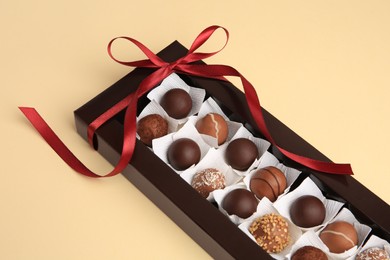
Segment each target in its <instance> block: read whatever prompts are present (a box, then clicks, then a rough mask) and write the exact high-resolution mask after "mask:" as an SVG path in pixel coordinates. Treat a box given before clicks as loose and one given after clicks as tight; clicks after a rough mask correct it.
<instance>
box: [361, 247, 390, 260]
mask: <svg viewBox="0 0 390 260" xmlns="http://www.w3.org/2000/svg"><path fill="white" fill-rule="evenodd" d="M389 259H390V255H389V254H388V253H387V252H386V250H384V249H382V248H379V247H371V248H368V249H366V250H364V251H363V252H360V253H359V254H358V255H357V256H356V260H389Z"/></svg>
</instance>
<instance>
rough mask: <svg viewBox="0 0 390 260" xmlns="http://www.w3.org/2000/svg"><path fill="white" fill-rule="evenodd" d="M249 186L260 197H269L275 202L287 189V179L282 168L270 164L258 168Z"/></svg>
mask: <svg viewBox="0 0 390 260" xmlns="http://www.w3.org/2000/svg"><path fill="white" fill-rule="evenodd" d="M249 187H250V190H251V191H252V192H253V193H254V194H255V195H256V197H257V198H258V199H262V198H263V197H267V198H268V199H269V200H270V201H272V202H274V201H275V200H276V199H277V198H278V196H279V195H280V194H282V193H283V192H284V190H285V189H286V187H287V180H286V177H285V176H284V174H283V172H282V171H281V170H279V169H278V168H276V167H273V166H268V167H265V168H261V169H258V170H257V171H256V172H255V173H254V174H253V175H252V178H251V181H250V184H249Z"/></svg>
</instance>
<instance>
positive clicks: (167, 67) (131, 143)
mask: <svg viewBox="0 0 390 260" xmlns="http://www.w3.org/2000/svg"><path fill="white" fill-rule="evenodd" d="M217 29H222V30H223V31H224V32H225V34H226V42H225V44H224V46H223V47H222V48H221V49H220V50H218V51H215V52H211V53H200V52H195V51H196V50H197V49H198V48H199V47H200V46H202V45H203V44H204V43H205V42H206V41H207V40H208V39H209V38H210V37H211V35H212V34H213V33H214V32H215V31H216V30H217ZM117 39H125V40H128V41H130V42H132V43H133V44H134V45H136V46H137V47H138V48H139V49H140V50H141V51H142V52H143V53H144V54H145V55H146V56H147V57H148V59H145V60H138V61H129V62H128V61H120V60H118V59H116V58H115V57H114V56H113V54H112V52H111V46H112V44H113V42H114V41H115V40H117ZM228 40H229V32H228V31H227V30H226V29H225V28H223V27H220V26H210V27H208V28H206V29H205V30H203V31H202V32H201V33H200V34H199V35H198V37H197V38H196V39H195V41H194V42H193V44H192V46H191V48H190V49H189V50H188V53H187V54H186V55H185V56H184V57H182V58H180V59H178V60H176V61H174V62H172V63H168V62H165V61H163V60H162V59H160V58H159V57H158V56H157V55H155V54H154V53H153V52H152V51H151V50H149V49H148V48H147V47H146V46H145V45H143V44H142V43H140V42H139V41H137V40H135V39H133V38H129V37H117V38H114V39H113V40H111V41H110V43H109V44H108V47H107V51H108V54H109V55H110V57H111V58H112V59H113V60H115V61H116V62H118V63H120V64H123V65H126V66H131V67H144V68H154V69H156V71H154V72H153V73H152V74H150V75H149V76H148V77H146V78H145V79H144V80H143V81H142V82H141V83H140V85H139V87H138V88H137V90H136V91H135V92H133V93H132V94H130V95H129V96H127V97H126V98H124V99H123V100H121V101H120V102H118V103H117V104H115V105H114V106H113V107H111V108H110V109H108V110H107V111H106V112H104V113H103V114H102V115H100V116H99V117H98V118H96V119H95V120H94V121H93V122H92V123H91V124H90V125H89V126H88V140H89V143H90V144H91V146H92V147H93V141H92V140H93V136H94V133H95V131H96V129H98V128H99V127H100V126H101V125H102V124H104V123H105V122H107V120H109V119H110V118H112V117H113V116H115V115H116V114H117V113H118V112H120V111H122V110H123V109H125V108H126V112H125V120H124V135H123V146H122V154H121V157H120V159H119V162H118V163H117V165H116V166H115V167H114V169H113V170H112V171H111V172H110V173H108V174H106V175H104V176H101V175H98V174H96V173H94V172H92V171H91V170H89V169H88V168H87V167H86V166H85V165H84V164H83V163H81V162H80V161H79V160H78V159H77V157H76V156H75V155H74V154H73V153H72V152H71V151H70V150H69V149H68V148H67V147H66V146H65V144H64V143H63V142H62V141H61V140H60V139H59V138H58V136H57V135H56V134H55V133H54V132H53V130H52V129H51V128H50V127H49V126H48V125H47V124H46V122H45V121H44V120H43V118H42V117H41V116H40V115H39V114H38V112H37V111H36V110H35V109H34V108H27V107H19V108H20V110H21V111H22V112H23V113H24V115H25V116H26V117H27V119H28V120H29V121H30V122H31V123H32V125H33V126H34V127H35V128H36V130H37V131H38V132H39V133H40V134H41V136H42V137H43V138H44V139H45V140H46V142H47V143H48V144H49V145H50V146H51V147H52V148H53V150H54V151H55V152H56V153H57V154H58V155H59V156H60V157H61V158H62V159H63V160H64V161H65V162H66V163H67V164H68V165H69V166H70V167H71V168H72V169H74V170H75V171H77V172H79V173H81V174H83V175H86V176H89V177H109V176H114V175H116V174H118V173H120V172H122V170H123V169H124V168H125V167H126V166H127V165H128V163H129V162H130V160H131V158H132V155H133V152H134V147H135V138H136V137H135V136H136V112H137V101H138V99H139V98H140V97H141V96H142V95H144V94H145V93H146V92H148V91H149V90H151V89H153V88H154V87H155V86H156V85H158V84H159V83H160V82H161V81H162V80H163V79H164V78H166V77H167V76H169V75H170V74H171V73H173V72H178V73H184V74H189V75H194V76H200V77H206V78H213V79H220V80H225V79H224V77H225V76H235V77H239V78H240V79H241V82H242V85H243V87H244V92H245V97H246V100H247V103H248V106H249V110H250V112H251V114H252V116H253V118H254V120H255V122H256V124H257V127H258V128H259V130H260V132H261V133H262V134H263V135H264V137H265V138H266V139H267V140H268V141H269V142H271V143H272V144H273V145H275V146H276V147H277V148H278V149H279V150H280V151H281V152H282V153H283V154H284V155H285V156H287V157H288V158H290V159H292V160H294V161H295V162H298V163H300V164H302V165H304V166H306V167H308V168H311V169H313V170H317V171H320V172H325V173H331V174H353V172H352V169H351V166H350V165H349V164H335V163H332V162H323V161H318V160H314V159H311V158H307V157H304V156H300V155H297V154H294V153H291V152H289V151H287V150H285V149H283V148H282V147H280V146H278V145H277V144H276V142H275V140H274V139H273V138H272V136H271V134H270V132H269V131H268V128H267V126H266V124H265V121H264V117H263V113H262V108H261V106H260V102H259V99H258V96H257V93H256V90H255V88H254V87H253V86H252V84H251V83H250V82H249V81H248V80H247V79H245V77H244V76H243V75H241V74H240V73H239V72H238V71H237V70H236V69H234V68H232V67H230V66H226V65H206V64H193V62H195V61H199V60H203V59H206V58H208V57H210V56H213V55H215V54H217V53H218V52H220V51H221V50H222V49H223V48H224V47H225V46H226V44H227V42H228Z"/></svg>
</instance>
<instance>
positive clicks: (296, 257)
mask: <svg viewBox="0 0 390 260" xmlns="http://www.w3.org/2000/svg"><path fill="white" fill-rule="evenodd" d="M313 259H315V260H328V257H327V256H326V254H325V253H324V252H323V251H322V250H321V249H318V248H317V247H314V246H304V247H301V248H299V249H298V250H297V251H295V253H294V254H293V255H292V257H291V260H313Z"/></svg>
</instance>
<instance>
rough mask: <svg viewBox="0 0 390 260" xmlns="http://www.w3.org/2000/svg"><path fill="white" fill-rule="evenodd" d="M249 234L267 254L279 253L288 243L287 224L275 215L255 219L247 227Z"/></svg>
mask: <svg viewBox="0 0 390 260" xmlns="http://www.w3.org/2000/svg"><path fill="white" fill-rule="evenodd" d="M249 232H250V233H251V234H252V235H253V236H254V238H255V240H256V242H257V244H259V245H260V246H261V247H262V248H263V249H264V250H265V251H267V253H279V252H281V251H283V250H284V249H285V248H286V247H287V246H288V245H289V243H290V234H289V231H288V223H287V221H286V220H285V219H284V218H283V217H282V216H280V215H278V214H275V213H271V214H267V215H264V216H262V217H260V218H257V219H255V220H254V221H253V222H252V224H251V225H250V227H249Z"/></svg>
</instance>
